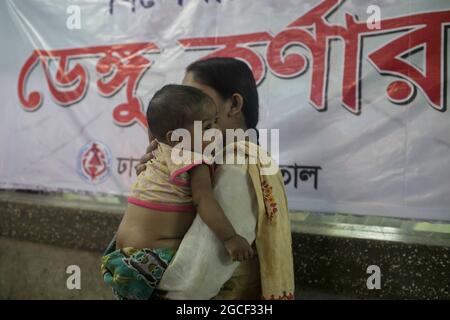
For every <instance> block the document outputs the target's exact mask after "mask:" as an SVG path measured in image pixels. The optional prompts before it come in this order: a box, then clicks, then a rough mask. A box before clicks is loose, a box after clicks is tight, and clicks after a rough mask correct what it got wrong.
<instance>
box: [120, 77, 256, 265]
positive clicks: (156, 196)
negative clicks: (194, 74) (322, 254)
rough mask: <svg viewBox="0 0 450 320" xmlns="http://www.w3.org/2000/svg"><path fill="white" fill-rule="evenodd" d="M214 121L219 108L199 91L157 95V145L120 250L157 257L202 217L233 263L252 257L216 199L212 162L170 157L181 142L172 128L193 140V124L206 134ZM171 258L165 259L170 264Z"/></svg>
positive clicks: (137, 187) (150, 113)
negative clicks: (173, 139) (187, 134)
mask: <svg viewBox="0 0 450 320" xmlns="http://www.w3.org/2000/svg"><path fill="white" fill-rule="evenodd" d="M216 118H217V106H216V105H215V103H214V102H213V100H212V99H211V98H210V97H209V96H208V95H206V94H204V93H203V92H202V91H200V90H198V89H196V88H193V87H189V86H182V85H167V86H165V87H163V88H162V89H161V90H159V91H158V92H157V93H156V94H155V95H154V96H153V98H152V100H151V101H150V103H149V106H148V109H147V122H148V127H149V134H150V137H151V139H152V138H156V140H157V141H158V147H157V149H156V150H155V153H154V155H155V157H154V159H152V160H150V161H149V162H148V163H147V168H146V170H145V171H144V172H142V173H141V174H140V175H139V176H138V177H137V180H136V182H135V183H134V184H133V186H132V189H131V195H130V197H129V199H128V207H127V210H126V212H125V215H124V217H123V219H122V222H121V224H120V226H119V229H118V231H117V241H116V247H117V249H122V250H124V249H127V248H130V247H131V248H133V250H139V249H145V250H147V252H148V251H151V252H152V254H153V255H155V259H159V258H160V257H158V255H159V256H161V252H162V253H163V254H162V255H164V249H172V250H173V249H176V248H177V247H178V246H179V244H180V243H181V240H182V238H183V236H184V235H185V233H186V232H187V230H188V229H189V227H190V225H191V223H192V221H193V219H194V217H195V213H198V214H199V215H200V217H201V218H202V220H203V221H204V222H205V224H207V225H208V226H209V228H210V229H211V230H212V231H213V232H214V234H215V235H216V236H217V237H218V238H219V239H220V240H221V241H222V242H223V244H224V246H225V249H226V250H227V252H228V254H229V255H230V257H231V258H232V259H233V260H234V261H236V260H239V261H242V260H245V259H249V258H250V257H252V255H253V250H252V248H251V246H250V245H249V243H248V242H247V240H246V239H244V238H243V237H241V236H240V235H238V234H237V233H236V231H235V230H234V228H233V226H232V225H231V223H230V222H229V220H228V219H227V217H226V216H225V213H224V212H223V210H222V208H221V207H220V205H219V204H218V203H217V201H216V199H215V198H214V195H213V188H212V181H211V175H212V172H213V170H214V164H208V163H205V162H195V161H191V162H190V163H182V164H177V163H175V161H173V158H172V151H173V150H174V146H175V145H176V144H177V143H178V142H172V140H171V137H172V133H173V132H174V130H176V129H179V128H184V129H186V130H187V131H189V133H190V135H191V138H192V139H193V138H194V121H201V124H202V131H205V130H208V129H211V128H217V123H216ZM191 145H193V143H191ZM202 147H203V148H205V147H206V144H205V143H203V146H202ZM175 151H177V150H175ZM200 159H201V158H200ZM158 250H159V251H158ZM161 250H162V251H161ZM172 252H174V250H173V251H172ZM170 259H171V258H169V259H166V260H165V262H166V264H168V263H169V262H170ZM146 260H147V259H146ZM162 260H164V259H162ZM158 263H159V262H158ZM135 267H136V266H135ZM136 268H137V267H136ZM163 271H164V270H163Z"/></svg>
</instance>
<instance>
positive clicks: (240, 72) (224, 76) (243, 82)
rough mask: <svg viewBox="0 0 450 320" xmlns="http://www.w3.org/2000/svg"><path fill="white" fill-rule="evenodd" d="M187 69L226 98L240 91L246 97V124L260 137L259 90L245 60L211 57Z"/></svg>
mask: <svg viewBox="0 0 450 320" xmlns="http://www.w3.org/2000/svg"><path fill="white" fill-rule="evenodd" d="M186 71H187V72H192V73H193V74H194V78H195V80H197V81H199V82H200V83H202V84H204V85H206V86H209V87H211V88H213V89H214V90H216V91H217V92H218V93H219V95H220V96H221V98H222V99H224V100H226V99H229V98H231V96H232V95H233V94H235V93H239V94H240V95H241V96H242V98H243V99H244V105H243V107H242V112H243V114H244V118H245V124H246V125H247V128H249V129H254V130H255V131H256V134H257V139H258V136H259V134H258V130H257V129H256V125H257V124H258V120H259V100H258V90H257V88H256V81H255V78H254V76H253V73H252V71H251V70H250V68H249V67H248V66H247V64H246V63H245V62H242V61H240V60H237V59H234V58H221V57H219V58H209V59H204V60H199V61H196V62H194V63H192V64H191V65H189V66H188V67H187V68H186Z"/></svg>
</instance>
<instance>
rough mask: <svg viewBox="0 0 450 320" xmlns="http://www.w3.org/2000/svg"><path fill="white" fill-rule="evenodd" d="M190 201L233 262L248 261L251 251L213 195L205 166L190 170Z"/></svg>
mask: <svg viewBox="0 0 450 320" xmlns="http://www.w3.org/2000/svg"><path fill="white" fill-rule="evenodd" d="M190 175H191V189H192V201H193V203H194V206H195V207H196V209H197V213H198V214H199V215H200V217H201V218H202V220H203V221H204V222H205V224H206V225H207V226H208V227H209V228H210V229H211V230H212V231H213V232H214V233H215V234H216V236H217V237H218V238H219V239H220V240H221V241H222V242H223V243H224V245H225V248H226V249H227V251H228V253H229V254H230V256H231V257H232V258H233V260H239V261H242V260H245V259H249V258H250V257H251V256H252V255H253V250H252V248H251V246H250V245H249V243H248V242H247V240H245V239H244V238H243V237H241V236H240V235H238V234H236V231H235V230H234V228H233V226H232V224H231V223H230V221H229V220H228V219H227V217H226V216H225V213H224V212H223V210H222V208H221V207H220V205H219V204H218V203H217V201H216V199H215V198H214V195H213V188H212V184H211V177H210V173H209V168H208V166H207V165H204V164H202V165H199V166H196V167H194V168H193V169H191V171H190Z"/></svg>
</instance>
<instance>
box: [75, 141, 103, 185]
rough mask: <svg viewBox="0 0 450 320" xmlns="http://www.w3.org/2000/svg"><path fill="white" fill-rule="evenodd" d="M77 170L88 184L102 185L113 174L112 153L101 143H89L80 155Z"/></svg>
mask: <svg viewBox="0 0 450 320" xmlns="http://www.w3.org/2000/svg"><path fill="white" fill-rule="evenodd" d="M77 169H78V170H77V171H78V174H79V175H80V176H81V177H82V178H83V179H84V180H86V181H87V182H89V183H92V184H98V183H102V182H103V181H104V180H105V179H106V178H107V177H108V176H109V174H110V172H111V151H110V150H109V148H108V147H107V146H106V145H105V144H103V143H101V142H99V141H91V142H89V143H87V144H86V145H84V146H83V147H82V148H81V150H80V153H79V155H78V164H77Z"/></svg>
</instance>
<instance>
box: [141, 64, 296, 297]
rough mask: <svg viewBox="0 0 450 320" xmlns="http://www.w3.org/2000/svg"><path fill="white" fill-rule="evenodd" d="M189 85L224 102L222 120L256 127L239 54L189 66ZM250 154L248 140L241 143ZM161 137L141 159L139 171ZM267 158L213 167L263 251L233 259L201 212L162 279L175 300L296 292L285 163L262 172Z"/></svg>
mask: <svg viewBox="0 0 450 320" xmlns="http://www.w3.org/2000/svg"><path fill="white" fill-rule="evenodd" d="M183 84H184V85H188V86H192V87H195V88H197V89H200V90H202V91H203V92H204V93H206V94H208V95H209V96H210V97H211V98H212V99H213V100H214V102H215V103H216V105H217V106H218V120H217V122H218V124H219V126H220V127H222V128H226V129H242V130H244V131H245V130H247V129H254V130H256V125H257V123H258V116H259V103H258V92H257V88H256V83H255V80H254V77H253V74H252V72H251V70H250V69H249V68H248V66H247V65H246V64H245V63H243V62H241V61H239V60H236V59H233V58H211V59H206V60H201V61H197V62H194V63H193V64H191V65H190V66H188V68H187V69H186V74H185V77H184V79H183ZM236 145H237V146H239V147H237V148H240V150H241V151H242V152H244V153H245V154H246V155H247V156H249V152H248V151H249V147H248V146H249V145H250V144H249V143H246V142H245V141H240V142H238V143H237V144H236ZM154 148H155V144H154V143H151V144H150V146H149V147H148V148H147V154H146V155H144V156H143V157H142V159H141V163H140V164H139V165H137V166H136V171H137V173H138V174H139V173H140V172H142V171H143V170H145V163H147V161H148V160H150V159H151V158H152V154H151V152H152V150H153V149H154ZM260 166H261V164H260V163H257V164H233V165H228V164H225V165H222V166H220V169H219V170H217V171H216V172H215V173H214V193H215V197H216V199H217V201H218V202H219V204H220V206H221V207H222V209H223V210H224V212H225V213H226V215H227V217H228V218H229V220H230V221H231V223H232V224H233V226H234V227H235V229H236V232H238V233H239V234H242V235H245V236H246V238H247V237H248V238H249V239H253V242H254V243H253V246H254V249H256V252H257V256H256V257H255V258H253V259H251V260H247V261H244V262H241V263H239V262H232V261H230V260H229V259H227V257H226V253H225V252H224V248H222V247H223V246H221V245H220V243H218V242H217V241H216V239H215V237H214V235H213V234H212V232H211V230H210V229H209V228H208V227H207V226H206V225H205V224H204V223H203V222H202V220H201V218H200V217H198V216H197V217H196V218H195V220H194V222H193V224H192V225H191V227H190V229H189V231H188V232H187V233H186V235H185V237H184V238H183V240H182V242H181V245H180V247H179V248H178V251H177V253H176V255H175V257H174V259H173V260H172V261H171V262H170V264H169V266H168V267H167V269H166V271H165V273H164V275H163V277H162V280H161V282H160V284H159V289H160V290H161V294H162V295H164V296H165V297H166V298H169V299H211V298H214V297H215V298H216V299H259V298H263V299H293V298H294V276H293V262H292V247H291V231H290V221H289V213H288V209H287V200H286V196H285V191H284V184H283V180H282V177H281V174H280V172H279V170H278V171H277V174H275V175H261V170H260Z"/></svg>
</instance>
